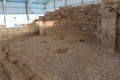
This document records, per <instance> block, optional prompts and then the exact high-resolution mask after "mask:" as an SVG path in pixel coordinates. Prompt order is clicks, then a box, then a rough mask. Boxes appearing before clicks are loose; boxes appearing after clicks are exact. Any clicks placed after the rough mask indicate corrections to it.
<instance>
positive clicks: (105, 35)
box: [99, 0, 120, 53]
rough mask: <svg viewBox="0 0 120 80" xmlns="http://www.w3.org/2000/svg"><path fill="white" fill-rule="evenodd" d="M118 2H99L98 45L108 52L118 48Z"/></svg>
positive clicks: (105, 0) (119, 38) (119, 2)
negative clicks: (99, 24) (99, 25)
mask: <svg viewBox="0 0 120 80" xmlns="http://www.w3.org/2000/svg"><path fill="white" fill-rule="evenodd" d="M119 4H120V1H119V0H102V4H101V10H100V13H101V27H100V34H99V36H100V47H101V48H102V50H103V51H107V52H110V53H114V52H115V50H116V49H120V37H119V36H120V35H119V33H120V29H119V28H120V21H119V19H120V15H119V14H120V13H119V12H120V6H119Z"/></svg>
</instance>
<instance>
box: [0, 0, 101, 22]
mask: <svg viewBox="0 0 120 80" xmlns="http://www.w3.org/2000/svg"><path fill="white" fill-rule="evenodd" d="M100 1H101V0H0V14H4V20H5V15H6V14H27V20H28V21H29V14H45V13H46V11H54V10H56V9H59V8H60V7H63V6H67V5H73V6H78V5H82V4H94V3H98V2H100ZM4 22H5V21H4Z"/></svg>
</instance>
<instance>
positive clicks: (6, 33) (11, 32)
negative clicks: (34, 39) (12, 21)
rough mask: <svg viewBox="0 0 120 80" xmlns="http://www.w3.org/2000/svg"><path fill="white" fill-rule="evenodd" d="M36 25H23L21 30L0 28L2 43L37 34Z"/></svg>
mask: <svg viewBox="0 0 120 80" xmlns="http://www.w3.org/2000/svg"><path fill="white" fill-rule="evenodd" d="M37 31H38V30H37V27H35V26H34V24H23V25H22V27H21V28H5V27H4V26H2V25H1V26H0V41H3V40H7V39H11V38H14V37H17V36H23V35H29V34H32V33H35V32H37Z"/></svg>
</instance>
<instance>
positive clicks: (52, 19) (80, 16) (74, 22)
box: [37, 4, 100, 34]
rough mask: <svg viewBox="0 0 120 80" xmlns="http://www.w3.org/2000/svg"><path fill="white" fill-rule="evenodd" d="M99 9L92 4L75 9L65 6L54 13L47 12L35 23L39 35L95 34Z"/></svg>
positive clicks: (97, 5) (98, 22)
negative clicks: (64, 32)
mask: <svg viewBox="0 0 120 80" xmlns="http://www.w3.org/2000/svg"><path fill="white" fill-rule="evenodd" d="M99 8H100V4H92V5H84V6H77V7H73V6H66V7H62V8H60V9H59V10H56V11H55V12H47V13H46V14H45V16H43V17H40V18H39V20H38V21H37V22H38V23H39V29H40V33H41V34H44V33H46V34H51V33H60V32H63V31H72V32H73V31H74V32H77V31H82V32H90V33H93V34H96V33H97V26H98V25H99V24H100V21H99V20H100V14H99V13H98V11H99ZM42 26H43V27H42ZM43 28H44V29H43Z"/></svg>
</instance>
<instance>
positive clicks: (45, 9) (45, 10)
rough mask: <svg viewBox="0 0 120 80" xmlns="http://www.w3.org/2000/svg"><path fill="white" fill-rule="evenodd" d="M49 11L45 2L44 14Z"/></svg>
mask: <svg viewBox="0 0 120 80" xmlns="http://www.w3.org/2000/svg"><path fill="white" fill-rule="evenodd" d="M46 12H47V7H46V4H44V14H45V13H46Z"/></svg>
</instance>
